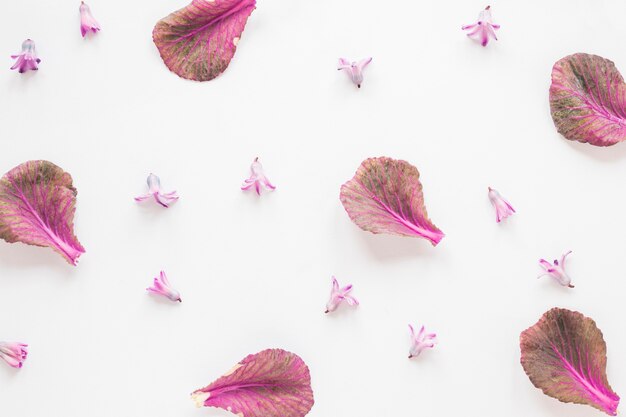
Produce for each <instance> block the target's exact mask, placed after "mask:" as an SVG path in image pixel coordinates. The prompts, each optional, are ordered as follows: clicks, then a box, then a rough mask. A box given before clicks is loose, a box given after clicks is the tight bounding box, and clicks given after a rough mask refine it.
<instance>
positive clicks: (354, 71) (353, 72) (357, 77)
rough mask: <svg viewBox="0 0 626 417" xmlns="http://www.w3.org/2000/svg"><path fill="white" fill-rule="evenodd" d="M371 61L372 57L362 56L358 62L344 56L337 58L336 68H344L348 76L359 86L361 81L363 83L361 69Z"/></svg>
mask: <svg viewBox="0 0 626 417" xmlns="http://www.w3.org/2000/svg"><path fill="white" fill-rule="evenodd" d="M370 62H372V58H371V57H370V58H364V59H362V60H360V61H359V62H356V61H353V62H350V61H348V60H347V59H345V58H339V65H338V68H337V69H338V70H340V71H341V70H344V71H345V72H346V73H347V74H348V77H350V79H351V80H352V82H353V83H354V84H356V86H357V87H359V88H361V83H363V69H365V67H367V65H368V64H369V63H370Z"/></svg>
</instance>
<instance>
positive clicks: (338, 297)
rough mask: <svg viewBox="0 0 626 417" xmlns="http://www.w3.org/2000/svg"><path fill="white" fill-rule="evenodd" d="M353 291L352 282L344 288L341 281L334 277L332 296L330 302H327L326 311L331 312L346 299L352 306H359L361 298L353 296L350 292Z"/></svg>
mask: <svg viewBox="0 0 626 417" xmlns="http://www.w3.org/2000/svg"><path fill="white" fill-rule="evenodd" d="M350 291H352V284H349V285H346V286H345V287H343V288H340V287H339V282H338V281H337V278H335V277H333V287H332V289H331V290H330V298H329V299H328V303H326V311H325V312H324V313H330V312H333V311H335V310H337V308H339V306H340V305H341V303H343V302H344V301H345V302H346V303H348V305H351V306H358V305H359V300H357V299H356V298H354V297H353V296H351V295H350V294H349V293H350Z"/></svg>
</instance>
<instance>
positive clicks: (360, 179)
mask: <svg viewBox="0 0 626 417" xmlns="http://www.w3.org/2000/svg"><path fill="white" fill-rule="evenodd" d="M419 177H420V174H419V172H418V171H417V168H415V167H414V166H413V165H411V164H409V163H408V162H406V161H400V160H396V159H391V158H387V157H381V158H369V159H366V160H365V161H363V163H361V166H360V167H359V169H358V170H357V172H356V174H354V177H353V178H352V179H351V180H350V181H348V182H346V183H345V184H344V185H342V186H341V193H340V196H339V197H340V199H341V203H342V204H343V207H344V208H345V209H346V211H347V212H348V215H349V216H350V219H352V221H353V222H354V223H356V224H357V225H358V226H359V227H360V228H361V229H363V230H367V231H369V232H372V233H390V234H393V235H400V236H410V237H423V238H426V239H428V240H429V241H430V242H431V243H432V244H433V246H434V245H437V244H438V243H439V241H440V240H441V239H442V238H443V237H444V234H443V233H442V232H441V230H439V229H438V228H437V227H436V226H435V225H434V224H432V222H431V221H430V219H429V218H428V214H427V213H426V207H425V206H424V196H423V194H422V184H421V183H420V181H419Z"/></svg>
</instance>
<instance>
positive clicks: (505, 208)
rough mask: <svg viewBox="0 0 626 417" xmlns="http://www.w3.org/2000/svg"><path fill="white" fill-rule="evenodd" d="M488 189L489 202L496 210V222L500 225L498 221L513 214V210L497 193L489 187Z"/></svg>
mask: <svg viewBox="0 0 626 417" xmlns="http://www.w3.org/2000/svg"><path fill="white" fill-rule="evenodd" d="M488 188H489V194H488V196H489V201H491V204H493V207H494V208H495V209H496V222H498V223H500V221H502V220H504V219H506V218H507V217H509V216H510V215H511V214H513V213H515V209H514V208H513V207H512V206H511V205H510V204H509V202H508V201H506V200H505V199H504V198H503V197H502V196H501V195H500V193H499V192H497V191H496V190H494V189H493V188H491V187H488Z"/></svg>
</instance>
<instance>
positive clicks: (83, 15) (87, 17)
mask: <svg viewBox="0 0 626 417" xmlns="http://www.w3.org/2000/svg"><path fill="white" fill-rule="evenodd" d="M79 10H80V34H81V35H83V38H84V37H85V35H86V34H87V32H89V31H91V32H93V33H98V31H99V30H100V25H99V24H98V21H97V20H96V19H94V18H93V16H92V15H91V9H90V8H89V6H87V5H86V4H85V2H84V1H81V2H80V8H79Z"/></svg>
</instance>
